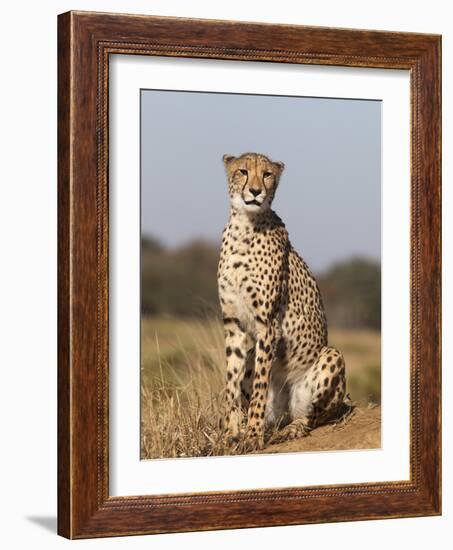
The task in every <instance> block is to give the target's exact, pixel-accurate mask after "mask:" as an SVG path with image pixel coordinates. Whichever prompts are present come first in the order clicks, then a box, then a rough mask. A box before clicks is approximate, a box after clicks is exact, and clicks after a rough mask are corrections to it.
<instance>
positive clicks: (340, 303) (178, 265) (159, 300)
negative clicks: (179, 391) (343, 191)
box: [141, 237, 381, 330]
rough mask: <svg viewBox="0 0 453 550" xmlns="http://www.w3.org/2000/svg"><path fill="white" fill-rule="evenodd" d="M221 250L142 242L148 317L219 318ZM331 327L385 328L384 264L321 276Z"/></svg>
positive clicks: (355, 263) (360, 264) (348, 266)
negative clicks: (382, 307) (382, 270)
mask: <svg viewBox="0 0 453 550" xmlns="http://www.w3.org/2000/svg"><path fill="white" fill-rule="evenodd" d="M218 257H219V246H218V245H215V244H213V243H210V242H206V241H203V240H196V241H191V242H189V243H188V244H186V245H184V246H181V247H179V248H177V249H174V250H169V249H166V248H165V247H164V246H163V245H162V244H161V243H160V242H159V241H157V240H156V239H154V238H151V237H146V238H144V239H143V240H142V258H141V260H142V269H141V284H142V312H143V314H145V315H173V316H178V317H206V316H212V315H219V313H220V310H219V304H218V297H217V262H218ZM317 278H318V282H319V286H320V288H321V293H322V297H323V301H324V305H325V307H326V311H327V319H328V321H329V326H335V327H343V328H360V327H368V328H373V329H378V330H379V329H380V326H381V269H380V264H379V263H377V262H373V261H370V260H366V259H363V258H352V259H350V260H346V261H343V262H340V263H338V264H335V265H334V266H333V267H332V268H330V269H329V270H328V271H327V272H325V273H323V274H320V275H318V276H317Z"/></svg>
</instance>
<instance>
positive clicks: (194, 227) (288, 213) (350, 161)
mask: <svg viewBox="0 0 453 550" xmlns="http://www.w3.org/2000/svg"><path fill="white" fill-rule="evenodd" d="M141 110H142V118H141V122H142V124H141V153H142V155H141V156H142V167H141V168H142V182H141V183H142V232H143V234H144V235H152V236H154V237H157V238H158V239H159V240H160V241H161V242H162V243H163V244H165V245H167V246H170V247H176V246H179V245H181V244H183V243H185V242H187V241H190V240H192V239H195V238H203V239H208V240H211V241H214V242H218V241H219V240H220V235H221V232H222V229H223V226H224V224H225V222H226V221H227V218H228V205H229V203H228V193H227V183H226V177H225V172H224V167H223V163H222V155H223V154H224V153H229V154H233V155H240V154H241V153H243V152H246V151H255V152H259V153H263V154H265V155H267V156H269V157H270V158H271V159H272V160H278V161H283V162H284V163H285V170H284V172H283V175H282V179H281V182H280V186H279V189H278V191H277V195H276V198H275V201H274V210H276V211H277V213H278V214H279V215H280V217H281V218H282V219H283V221H284V222H285V224H286V226H287V228H288V230H289V235H290V239H291V242H292V243H293V246H294V247H295V248H296V249H297V250H298V251H299V253H300V254H301V255H302V256H303V257H304V258H305V260H306V261H307V262H308V264H309V265H310V266H311V267H312V269H314V270H316V271H322V270H324V269H327V268H328V267H329V266H330V265H332V264H333V263H335V262H337V261H341V260H344V259H347V258H349V257H351V256H356V255H360V256H365V257H368V258H373V259H377V260H380V253H381V102H379V101H369V100H356V99H325V98H308V97H286V96H265V95H242V94H217V93H198V92H175V91H157V90H143V91H142V92H141Z"/></svg>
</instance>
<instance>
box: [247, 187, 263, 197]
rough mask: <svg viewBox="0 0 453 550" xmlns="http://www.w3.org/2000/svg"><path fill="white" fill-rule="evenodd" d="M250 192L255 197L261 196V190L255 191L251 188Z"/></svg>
mask: <svg viewBox="0 0 453 550" xmlns="http://www.w3.org/2000/svg"><path fill="white" fill-rule="evenodd" d="M249 191H250V193H251V194H252V195H253V196H254V197H257V196H258V195H260V194H261V189H253V188H250V189H249Z"/></svg>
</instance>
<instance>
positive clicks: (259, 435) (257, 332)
mask: <svg viewBox="0 0 453 550" xmlns="http://www.w3.org/2000/svg"><path fill="white" fill-rule="evenodd" d="M223 162H224V165H225V169H226V173H227V179H228V192H229V198H230V215H229V220H228V223H227V225H226V227H225V229H224V231H223V236H222V244H221V251H220V259H219V264H218V273H217V275H218V276H217V282H218V292H219V300H220V305H221V310H222V316H223V325H224V334H225V353H226V374H227V376H226V378H227V380H226V388H225V392H224V396H225V397H224V408H225V409H224V412H223V421H224V427H225V431H226V433H227V434H228V438H229V439H230V440H231V441H236V442H237V441H239V440H242V441H243V442H244V444H245V446H246V448H247V449H249V450H258V449H262V448H263V447H264V434H265V429H267V428H268V427H272V426H275V425H276V423H278V426H281V424H280V422H281V419H285V418H286V425H284V427H283V428H282V429H281V430H279V431H278V432H277V437H276V440H278V441H285V440H288V439H294V438H298V437H302V436H304V435H306V434H307V433H308V431H309V430H311V429H313V428H315V427H316V426H319V425H320V424H322V423H324V422H326V421H327V420H329V419H331V418H332V416H334V415H335V414H336V413H338V411H339V409H340V408H341V407H342V406H343V402H344V399H345V386H346V383H345V362H344V358H343V355H342V353H341V352H340V351H338V350H337V349H335V348H333V347H330V346H329V345H328V343H327V321H326V315H325V311H324V306H323V303H322V299H321V294H320V291H319V287H318V284H317V282H316V280H315V278H314V276H313V275H312V274H311V272H310V270H309V268H308V266H307V264H306V263H305V262H304V260H303V259H302V258H301V257H300V256H299V255H298V253H297V252H296V251H295V250H294V248H293V247H292V245H291V243H290V241H289V238H288V232H287V230H286V228H285V225H284V223H283V222H282V220H281V219H280V218H279V217H278V215H277V214H276V213H275V212H274V211H273V210H272V209H271V204H272V201H273V199H274V195H275V192H276V190H277V187H278V184H279V181H280V176H281V174H282V171H283V169H284V165H283V163H281V162H273V161H272V160H270V159H269V158H267V157H266V156H264V155H262V154H257V153H245V154H243V155H241V156H239V157H234V156H231V155H224V157H223ZM243 414H246V415H247V419H246V428H245V433H242V431H241V425H242V418H243Z"/></svg>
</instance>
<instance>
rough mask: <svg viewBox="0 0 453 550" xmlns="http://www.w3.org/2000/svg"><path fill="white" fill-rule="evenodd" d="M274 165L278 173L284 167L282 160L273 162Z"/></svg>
mask: <svg viewBox="0 0 453 550" xmlns="http://www.w3.org/2000/svg"><path fill="white" fill-rule="evenodd" d="M274 166H275V168H277V170H278V173H279V175H280V174H281V173H282V172H283V170H284V169H285V165H284V164H283V162H274Z"/></svg>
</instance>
